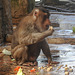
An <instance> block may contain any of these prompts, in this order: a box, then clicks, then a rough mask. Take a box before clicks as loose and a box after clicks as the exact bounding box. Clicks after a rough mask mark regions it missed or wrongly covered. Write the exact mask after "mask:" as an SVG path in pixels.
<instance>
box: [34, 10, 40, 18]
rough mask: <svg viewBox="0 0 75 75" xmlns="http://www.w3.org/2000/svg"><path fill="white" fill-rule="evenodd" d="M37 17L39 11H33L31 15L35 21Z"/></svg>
mask: <svg viewBox="0 0 75 75" xmlns="http://www.w3.org/2000/svg"><path fill="white" fill-rule="evenodd" d="M38 15H39V9H35V10H34V13H33V17H34V18H35V19H36V18H37V17H38Z"/></svg>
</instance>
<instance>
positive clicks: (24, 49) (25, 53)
mask: <svg viewBox="0 0 75 75" xmlns="http://www.w3.org/2000/svg"><path fill="white" fill-rule="evenodd" d="M21 55H22V58H21V62H20V63H19V65H22V64H23V63H24V62H26V61H27V59H28V47H27V46H23V47H22V53H21Z"/></svg>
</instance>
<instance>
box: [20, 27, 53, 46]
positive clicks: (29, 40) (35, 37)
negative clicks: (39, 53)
mask: <svg viewBox="0 0 75 75" xmlns="http://www.w3.org/2000/svg"><path fill="white" fill-rule="evenodd" d="M53 31H54V30H53V28H51V29H49V30H47V31H45V32H42V33H30V34H29V35H28V36H26V37H25V38H24V37H23V38H20V39H19V44H25V45H31V44H34V43H37V42H39V41H41V40H43V39H44V38H45V37H47V36H49V35H52V33H53Z"/></svg>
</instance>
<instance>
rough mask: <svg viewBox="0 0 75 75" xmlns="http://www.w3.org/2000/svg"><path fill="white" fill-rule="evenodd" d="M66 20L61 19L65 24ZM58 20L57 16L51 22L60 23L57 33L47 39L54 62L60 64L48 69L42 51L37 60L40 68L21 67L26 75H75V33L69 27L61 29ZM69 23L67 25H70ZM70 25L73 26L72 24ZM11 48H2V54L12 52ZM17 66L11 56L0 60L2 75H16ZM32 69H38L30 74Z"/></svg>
mask: <svg viewBox="0 0 75 75" xmlns="http://www.w3.org/2000/svg"><path fill="white" fill-rule="evenodd" d="M51 16H53V15H51ZM57 16H58V15H57ZM59 16H60V15H59ZM64 17H65V16H64ZM65 19H67V20H66V22H67V23H68V17H65ZM65 19H62V18H60V20H62V21H63V22H64V20H65ZM58 20H59V18H58V19H56V16H55V17H53V18H51V22H53V21H54V22H56V23H57V22H58V23H59V27H54V29H55V32H54V33H53V35H52V36H49V37H47V41H48V43H49V47H50V50H51V54H52V58H53V61H56V62H59V63H57V64H51V65H50V66H49V67H48V66H47V58H46V57H45V56H44V54H43V53H42V51H41V53H40V56H39V57H38V59H37V61H38V66H26V65H25V64H24V65H23V66H20V67H21V68H22V71H23V73H24V75H75V33H73V31H72V29H70V30H69V28H68V27H67V28H66V29H63V28H65V25H63V26H64V27H63V28H62V29H61V26H60V25H61V24H60V22H59V21H58ZM70 21H71V20H70ZM72 21H74V18H73V19H72ZM67 23H66V25H68V24H67ZM70 23H71V24H72V22H70ZM10 46H11V44H6V46H1V47H0V54H1V51H2V50H3V49H7V50H11V48H10ZM17 66H18V65H16V64H15V61H14V60H11V59H10V57H9V56H6V55H5V56H4V57H3V58H0V75H16V73H17V71H14V69H15V68H16V67H17ZM32 68H34V69H36V71H34V72H30V71H31V70H32ZM65 73H66V74H65Z"/></svg>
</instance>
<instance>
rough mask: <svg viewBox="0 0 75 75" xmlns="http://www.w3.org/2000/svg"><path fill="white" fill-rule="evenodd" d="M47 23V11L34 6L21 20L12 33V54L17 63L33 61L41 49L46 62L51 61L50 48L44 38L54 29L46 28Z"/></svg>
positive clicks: (48, 22)
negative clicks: (46, 59)
mask: <svg viewBox="0 0 75 75" xmlns="http://www.w3.org/2000/svg"><path fill="white" fill-rule="evenodd" d="M37 10H39V12H38V11H37ZM49 24H50V21H49V13H48V11H47V10H45V9H43V8H42V9H41V8H35V9H34V10H33V11H32V12H31V13H30V14H29V15H28V16H26V17H24V18H23V19H22V20H21V22H20V23H19V26H18V27H17V29H16V31H15V32H14V33H13V39H12V45H11V48H12V55H13V57H14V58H15V59H16V62H18V64H19V63H21V64H23V63H24V62H26V61H32V62H35V61H36V59H37V57H38V56H39V53H40V50H41V49H42V51H43V53H44V54H45V55H46V57H47V58H48V63H50V62H51V60H52V59H51V54H50V49H49V46H48V44H47V42H46V40H45V39H44V38H45V37H47V36H49V35H52V33H53V31H54V30H53V29H52V28H51V29H49V30H47V29H48V25H49Z"/></svg>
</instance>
